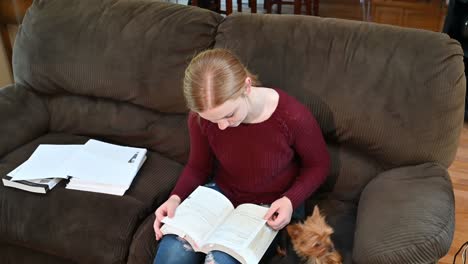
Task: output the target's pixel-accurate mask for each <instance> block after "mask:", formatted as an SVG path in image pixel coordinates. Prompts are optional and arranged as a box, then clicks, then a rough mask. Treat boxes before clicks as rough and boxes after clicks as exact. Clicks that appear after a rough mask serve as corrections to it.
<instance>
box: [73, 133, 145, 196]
mask: <svg viewBox="0 0 468 264" xmlns="http://www.w3.org/2000/svg"><path fill="white" fill-rule="evenodd" d="M146 152H147V151H146V149H144V148H134V147H126V146H119V145H114V144H109V143H105V142H101V141H97V140H93V139H91V140H89V141H88V142H87V143H86V144H85V145H84V146H83V147H82V148H81V149H80V150H79V151H77V152H76V153H75V155H73V156H72V157H71V158H70V159H68V160H67V161H66V162H65V165H64V166H65V167H66V168H67V173H68V175H69V176H70V177H72V178H71V179H70V182H69V183H68V184H67V189H74V190H83V191H91V192H102V193H109V194H115V195H123V194H124V193H125V191H126V190H127V189H128V188H129V187H130V185H131V184H132V181H133V178H135V176H136V174H137V172H138V170H139V169H140V168H141V166H142V165H143V163H144V162H145V160H146Z"/></svg>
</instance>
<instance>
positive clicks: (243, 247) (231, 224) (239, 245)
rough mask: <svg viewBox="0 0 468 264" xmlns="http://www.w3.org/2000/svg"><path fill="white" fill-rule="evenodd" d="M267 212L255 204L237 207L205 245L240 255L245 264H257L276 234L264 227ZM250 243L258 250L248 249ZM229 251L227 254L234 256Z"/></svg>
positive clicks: (266, 209)
mask: <svg viewBox="0 0 468 264" xmlns="http://www.w3.org/2000/svg"><path fill="white" fill-rule="evenodd" d="M267 211H268V208H267V207H263V206H259V205H255V204H242V205H239V206H238V207H237V208H236V209H235V210H234V211H233V212H232V213H231V214H230V215H229V216H228V217H227V219H226V220H225V221H224V222H223V223H222V224H221V225H220V226H219V227H218V228H217V229H216V231H215V232H213V234H212V235H211V236H210V238H209V239H208V240H207V242H206V244H207V245H208V247H210V248H211V249H212V250H213V249H216V248H223V247H226V248H229V249H230V250H231V251H233V252H236V254H238V255H241V256H242V258H243V259H245V261H246V262H247V263H258V261H260V259H261V257H262V256H263V254H264V253H265V251H266V249H267V248H268V246H269V245H270V243H271V242H272V240H273V238H274V237H275V235H276V233H277V232H276V231H273V230H272V229H270V228H269V227H268V226H267V225H266V222H267V221H266V220H264V219H263V217H264V216H265V214H266V213H267ZM269 230H271V231H272V233H270V232H269ZM252 243H254V244H258V248H250V249H249V246H251V245H252ZM216 245H222V247H217V246H216ZM263 249H264V250H263ZM231 251H228V253H231V255H233V256H235V255H236V254H232V252H231ZM253 252H255V253H253Z"/></svg>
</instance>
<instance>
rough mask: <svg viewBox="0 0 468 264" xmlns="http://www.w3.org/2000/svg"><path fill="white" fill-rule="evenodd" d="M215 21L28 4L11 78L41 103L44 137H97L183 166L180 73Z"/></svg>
mask: <svg viewBox="0 0 468 264" xmlns="http://www.w3.org/2000/svg"><path fill="white" fill-rule="evenodd" d="M221 20H222V16H221V15H218V14H216V13H213V12H209V11H207V10H204V9H200V8H195V7H187V6H182V5H174V4H170V3H165V2H158V1H154V0H153V1H151V0H132V1H114V0H101V1H95V0H70V1H63V0H42V1H34V3H33V5H32V6H31V7H30V9H29V10H28V12H27V14H26V16H25V18H24V20H23V24H22V26H21V27H20V29H19V32H18V35H17V38H16V42H15V47H14V62H13V64H14V77H15V81H16V82H17V83H21V84H23V85H25V86H27V87H29V88H30V89H33V90H35V91H37V92H40V93H42V94H46V95H48V98H49V108H50V114H51V124H50V129H51V130H52V131H59V132H70V133H77V134H84V135H91V136H101V137H104V138H106V139H111V140H114V141H117V142H120V143H126V144H132V145H139V146H145V147H149V148H151V149H153V150H156V151H159V152H161V153H165V154H167V156H170V157H172V158H175V159H177V160H179V161H183V160H185V159H186V156H187V153H188V135H187V131H186V112H187V109H186V106H185V101H184V98H183V92H182V80H183V75H184V70H185V68H186V66H187V64H188V63H189V62H190V59H191V58H192V57H193V56H194V55H195V54H197V53H198V52H200V51H202V50H205V49H208V48H210V47H212V46H213V45H214V37H215V34H216V27H217V25H218V24H219V22H220V21H221Z"/></svg>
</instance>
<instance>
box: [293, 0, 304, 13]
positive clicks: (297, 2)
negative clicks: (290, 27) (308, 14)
mask: <svg viewBox="0 0 468 264" xmlns="http://www.w3.org/2000/svg"><path fill="white" fill-rule="evenodd" d="M301 7H302V0H294V14H295V15H300V14H301Z"/></svg>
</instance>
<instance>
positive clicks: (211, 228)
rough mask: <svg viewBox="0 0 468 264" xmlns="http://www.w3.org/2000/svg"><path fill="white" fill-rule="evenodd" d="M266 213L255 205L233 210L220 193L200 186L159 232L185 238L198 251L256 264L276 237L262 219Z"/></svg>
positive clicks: (245, 205)
mask: <svg viewBox="0 0 468 264" xmlns="http://www.w3.org/2000/svg"><path fill="white" fill-rule="evenodd" d="M267 211H268V208H267V207H263V206H260V205H255V204H241V205H239V206H238V207H237V208H234V206H233V205H232V203H231V202H230V201H229V200H228V199H227V198H226V197H225V196H224V195H222V194H221V193H219V192H217V191H215V190H212V189H210V188H207V187H202V186H200V187H198V188H197V189H196V190H195V191H194V192H193V193H192V194H190V196H189V197H188V198H187V199H185V200H184V201H183V202H182V203H181V204H180V205H179V206H178V207H177V210H176V212H175V215H174V217H173V218H169V217H165V218H164V219H163V221H162V222H163V223H164V225H163V226H162V227H161V231H162V233H163V234H175V235H178V236H180V237H182V238H184V239H185V240H187V241H188V242H189V243H190V245H191V246H192V247H193V249H194V250H195V251H197V252H204V253H208V252H209V251H212V250H219V251H223V252H226V253H228V254H229V255H231V256H232V257H234V258H235V259H237V260H238V261H239V262H241V263H243V264H255V263H258V262H259V261H260V259H261V258H262V256H263V255H264V254H265V252H266V250H267V249H268V247H269V246H270V244H271V242H272V241H273V239H274V238H275V236H276V234H277V231H275V230H273V229H271V228H270V227H269V226H267V225H266V220H264V219H263V217H264V216H265V214H266V213H267Z"/></svg>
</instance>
